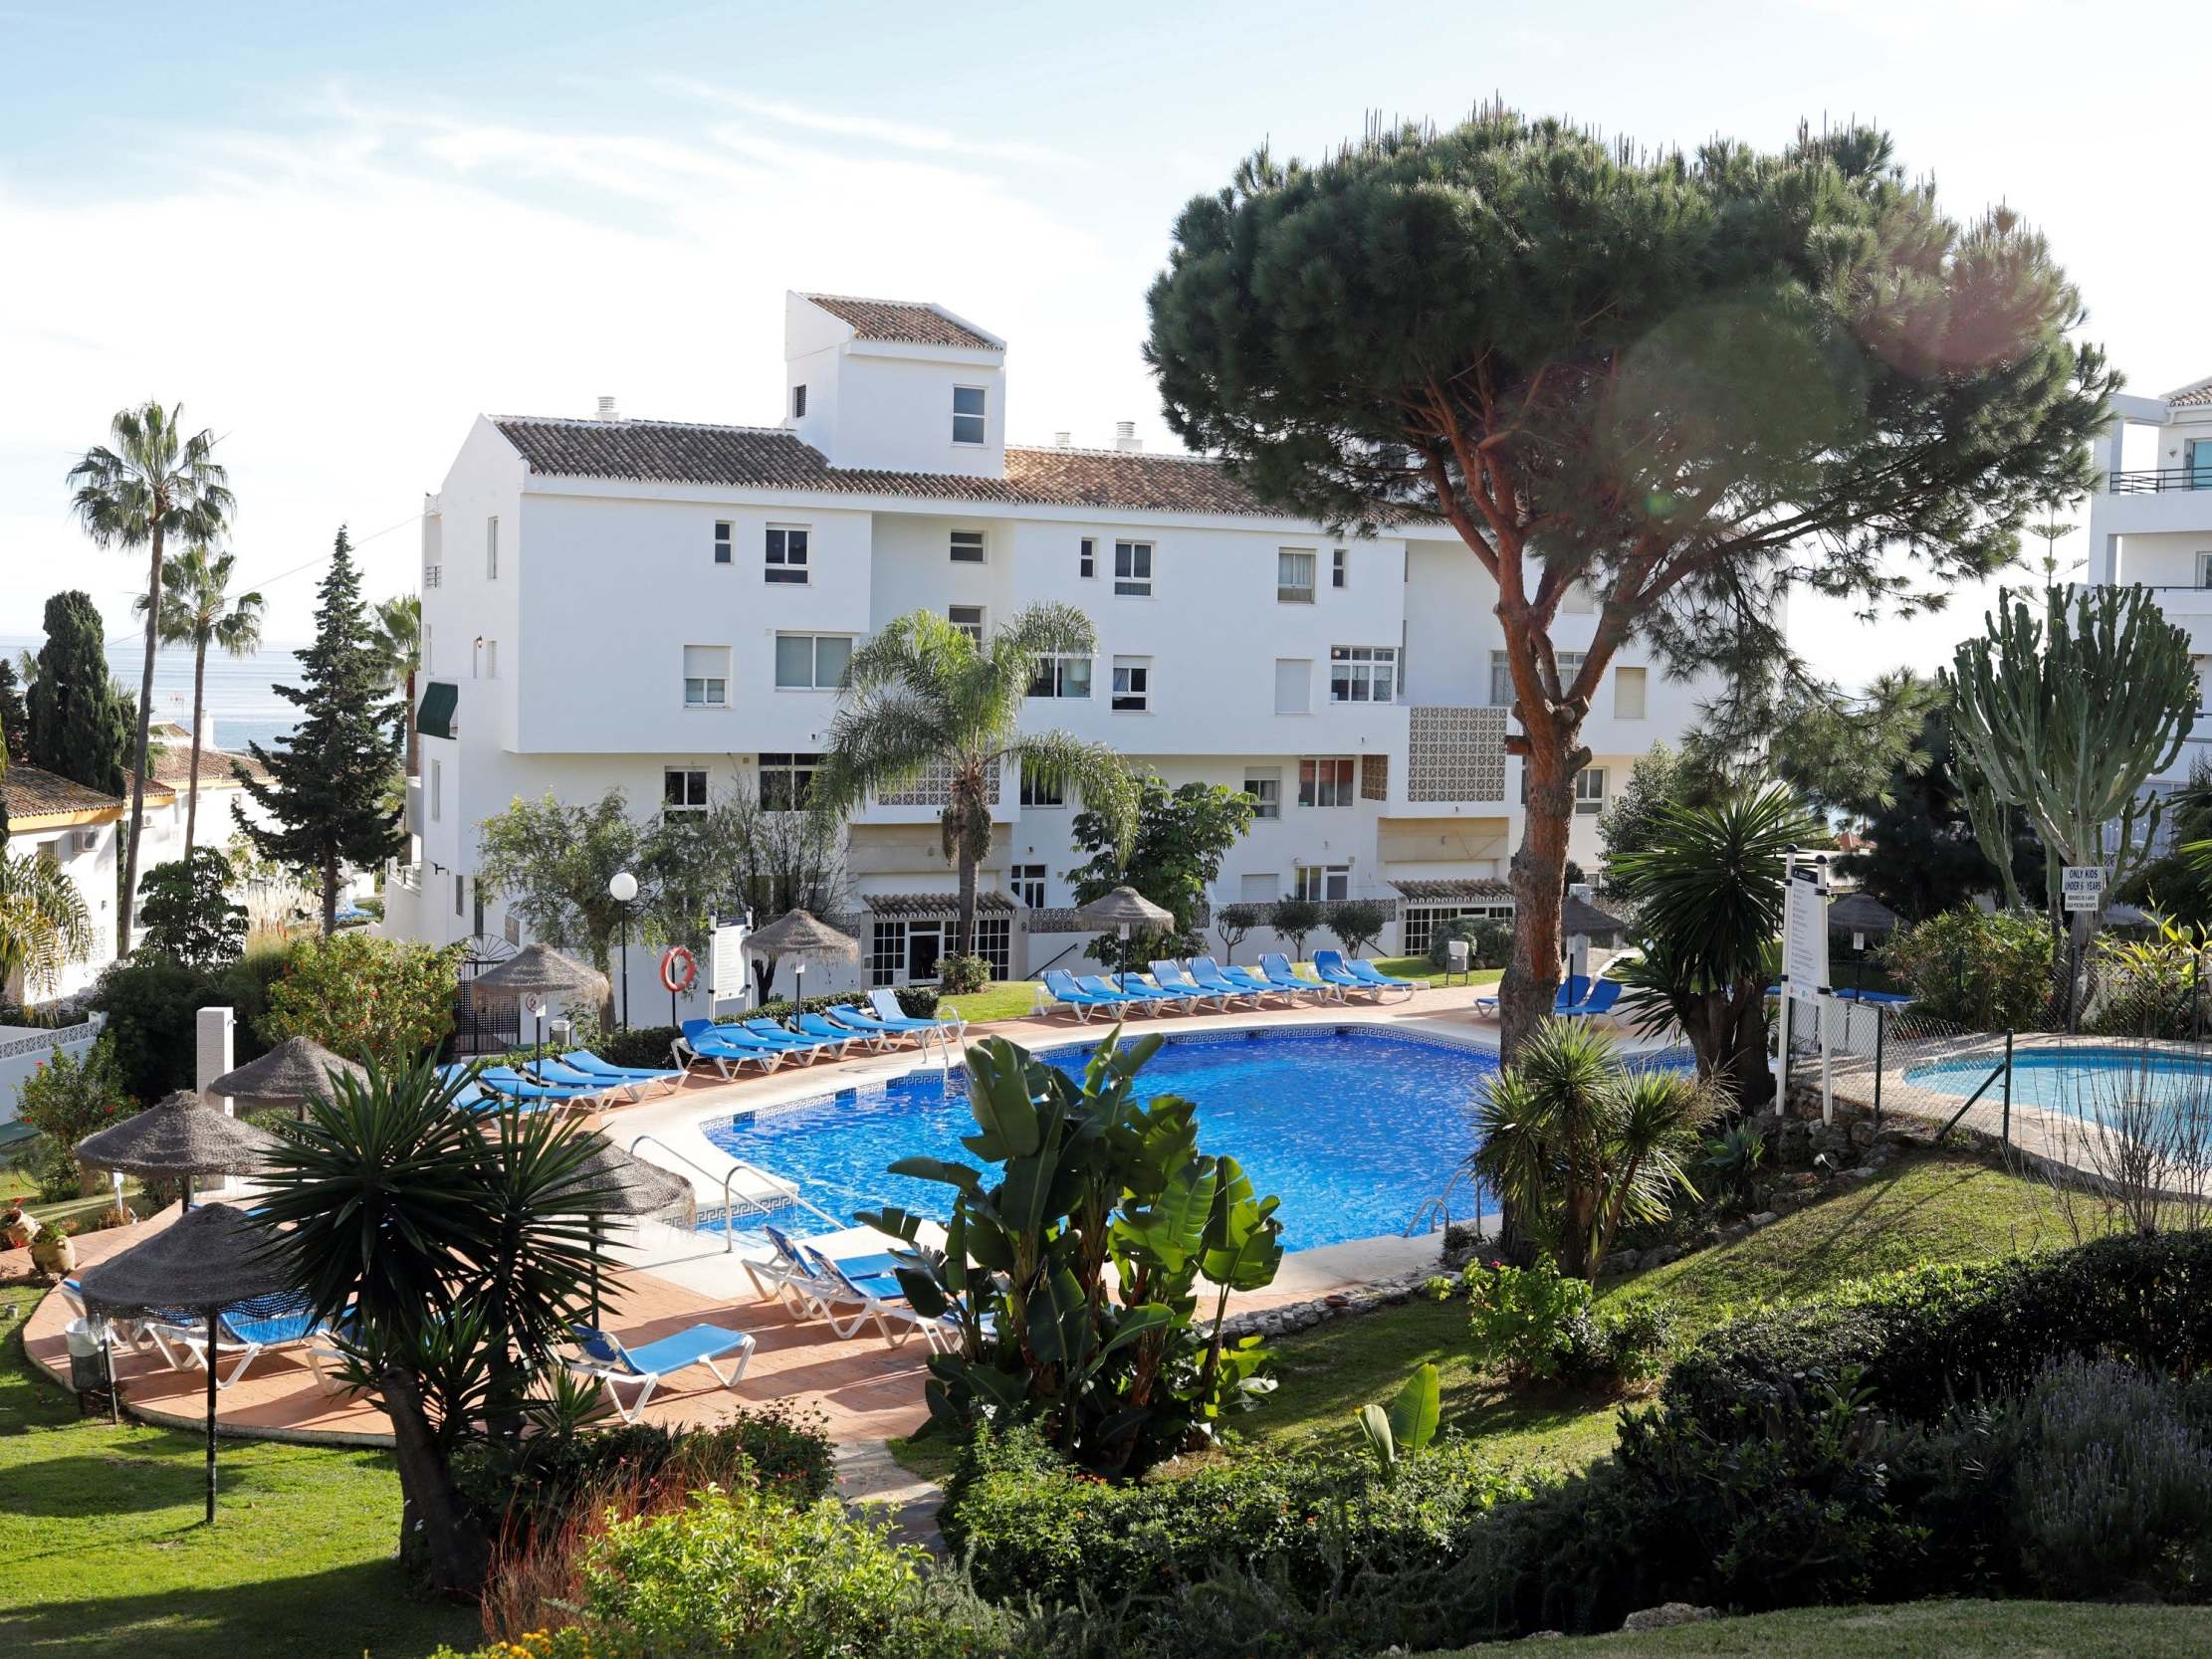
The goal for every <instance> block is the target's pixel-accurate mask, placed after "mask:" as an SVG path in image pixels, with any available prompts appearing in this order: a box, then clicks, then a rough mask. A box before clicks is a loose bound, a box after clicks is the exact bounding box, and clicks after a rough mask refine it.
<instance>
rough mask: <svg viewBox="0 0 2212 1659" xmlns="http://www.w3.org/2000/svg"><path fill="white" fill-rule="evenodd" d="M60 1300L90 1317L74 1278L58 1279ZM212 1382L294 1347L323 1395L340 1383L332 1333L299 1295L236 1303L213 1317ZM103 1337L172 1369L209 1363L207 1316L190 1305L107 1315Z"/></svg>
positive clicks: (227, 1382) (220, 1384) (224, 1383)
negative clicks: (148, 1352) (139, 1315)
mask: <svg viewBox="0 0 2212 1659" xmlns="http://www.w3.org/2000/svg"><path fill="white" fill-rule="evenodd" d="M62 1300H63V1302H64V1303H65V1304H67V1305H68V1307H69V1308H70V1310H71V1311H72V1312H73V1313H75V1314H76V1315H77V1317H78V1318H79V1319H88V1320H89V1319H91V1318H92V1315H91V1313H90V1311H89V1310H88V1309H87V1308H86V1306H85V1296H84V1289H83V1287H82V1286H80V1285H79V1284H78V1282H77V1281H76V1280H75V1279H64V1280H63V1281H62ZM217 1318H218V1321H219V1328H218V1330H217V1332H216V1336H217V1337H218V1338H219V1339H220V1342H219V1343H218V1344H217V1346H216V1356H215V1363H216V1365H217V1366H218V1367H219V1368H218V1369H217V1371H216V1373H215V1386H216V1387H217V1388H218V1389H227V1388H229V1387H230V1386H231V1384H232V1383H234V1382H236V1381H237V1380H238V1379H239V1378H240V1377H241V1376H243V1375H245V1374H246V1369H247V1367H248V1366H250V1365H251V1364H252V1363H253V1362H254V1361H255V1360H256V1359H259V1358H260V1357H261V1356H262V1355H263V1354H264V1353H270V1352H275V1351H278V1350H282V1349H290V1348H298V1349H300V1350H301V1352H302V1354H303V1355H304V1357H305V1358H306V1359H307V1361H308V1364H309V1366H310V1368H311V1369H313V1370H314V1372H315V1379H316V1382H317V1384H318V1385H319V1386H320V1387H321V1388H322V1389H323V1391H324V1392H325V1393H327V1394H332V1393H336V1392H338V1391H339V1390H340V1389H342V1388H343V1387H344V1379H343V1377H342V1374H341V1370H342V1357H341V1355H340V1354H339V1352H338V1351H337V1348H336V1346H335V1336H336V1333H335V1331H334V1330H333V1328H332V1325H331V1324H330V1322H328V1321H326V1320H321V1319H318V1318H317V1317H316V1316H315V1313H314V1311H313V1310H312V1309H311V1308H310V1307H309V1305H308V1303H307V1302H306V1300H305V1299H304V1298H301V1297H298V1296H293V1295H286V1294H279V1295H276V1296H263V1297H255V1298H254V1299H252V1300H251V1301H247V1302H235V1303H232V1304H231V1305H230V1306H229V1307H227V1308H225V1309H224V1310H223V1311H222V1312H221V1314H220V1315H218V1316H217ZM107 1324H108V1339H109V1341H110V1342H111V1343H115V1344H117V1345H119V1346H121V1347H122V1348H129V1349H132V1350H135V1351H145V1350H147V1349H150V1350H151V1351H153V1352H154V1353H157V1354H158V1355H160V1357H161V1361H162V1363H163V1364H165V1365H167V1366H168V1367H169V1368H170V1369H171V1370H173V1371H192V1370H201V1371H204V1370H206V1369H207V1368H208V1354H207V1350H208V1333H207V1316H206V1315H205V1314H204V1313H201V1312H199V1311H197V1310H194V1309H189V1308H156V1309H151V1310H148V1312H147V1314H146V1316H145V1317H144V1318H142V1319H132V1320H121V1319H116V1320H109V1321H108V1322H107Z"/></svg>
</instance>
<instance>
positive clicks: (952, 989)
mask: <svg viewBox="0 0 2212 1659" xmlns="http://www.w3.org/2000/svg"><path fill="white" fill-rule="evenodd" d="M937 978H938V988H939V989H940V990H942V991H943V992H944V993H945V994H946V995H947V996H966V995H968V994H969V993H971V992H973V991H980V990H982V989H983V988H984V987H985V986H986V985H988V984H990V983H991V958H990V957H988V956H940V957H939V958H938V962H937Z"/></svg>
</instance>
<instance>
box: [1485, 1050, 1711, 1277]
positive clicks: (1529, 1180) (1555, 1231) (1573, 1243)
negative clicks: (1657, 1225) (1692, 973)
mask: <svg viewBox="0 0 2212 1659" xmlns="http://www.w3.org/2000/svg"><path fill="white" fill-rule="evenodd" d="M1724 1104H1725V1103H1724V1102H1723V1100H1722V1099H1721V1097H1720V1095H1719V1093H1718V1092H1717V1091H1716V1090H1714V1089H1713V1088H1712V1087H1711V1086H1710V1085H1708V1084H1705V1083H1702V1082H1700V1081H1699V1080H1698V1079H1696V1078H1694V1077H1691V1076H1689V1075H1687V1074H1686V1073H1682V1072H1675V1071H1668V1070H1664V1069H1659V1068H1643V1067H1631V1066H1629V1065H1627V1064H1625V1063H1624V1061H1623V1058H1622V1054H1621V1048H1620V1045H1619V1044H1618V1043H1617V1042H1615V1041H1614V1039H1613V1038H1612V1037H1610V1036H1608V1035H1607V1034H1606V1033H1605V1032H1603V1031H1600V1030H1599V1029H1597V1028H1596V1027H1595V1026H1593V1025H1591V1024H1589V1023H1588V1022H1587V1021H1583V1020H1546V1021H1545V1022H1544V1023H1543V1024H1542V1025H1540V1026H1538V1027H1537V1028H1536V1031H1535V1033H1534V1034H1533V1035H1532V1036H1531V1037H1530V1038H1529V1040H1528V1041H1527V1042H1526V1043H1525V1044H1523V1045H1522V1047H1521V1050H1520V1052H1519V1053H1518V1054H1517V1055H1515V1056H1514V1059H1513V1063H1512V1065H1510V1066H1508V1067H1506V1069H1505V1070H1504V1071H1502V1072H1500V1073H1498V1075H1497V1077H1496V1078H1495V1079H1493V1080H1492V1082H1491V1084H1490V1087H1489V1089H1488V1090H1487V1091H1486V1092H1485V1093H1484V1094H1483V1096H1482V1098H1481V1099H1480V1100H1478V1101H1477V1102H1476V1103H1475V1111H1474V1117H1475V1132H1476V1134H1477V1136H1478V1137H1479V1138H1480V1141H1481V1146H1480V1148H1479V1149H1478V1150H1477V1151H1476V1152H1475V1153H1474V1155H1473V1156H1472V1157H1471V1158H1470V1159H1469V1160H1468V1161H1469V1162H1470V1163H1471V1164H1472V1165H1473V1167H1474V1171H1475V1173H1476V1174H1478V1175H1480V1176H1481V1177H1482V1179H1483V1180H1484V1181H1485V1182H1486V1183H1487V1184H1488V1186H1489V1188H1490V1191H1491V1192H1492V1193H1493V1194H1494V1195H1495V1196H1496V1197H1497V1199H1498V1201H1499V1202H1500V1204H1501V1205H1503V1206H1504V1207H1505V1208H1506V1209H1508V1210H1510V1211H1511V1212H1512V1214H1513V1215H1514V1216H1515V1217H1516V1218H1517V1220H1518V1221H1519V1224H1520V1226H1521V1227H1522V1229H1523V1232H1524V1234H1525V1236H1527V1237H1529V1238H1530V1239H1531V1240H1532V1241H1533V1242H1534V1243H1536V1244H1537V1245H1538V1246H1539V1247H1541V1248H1543V1249H1545V1250H1548V1251H1549V1252H1550V1253H1551V1255H1552V1258H1553V1259H1554V1260H1555V1261H1556V1262H1557V1263H1558V1264H1559V1271H1560V1272H1561V1273H1563V1274H1566V1275H1568V1276H1569V1277H1571V1278H1577V1279H1595V1278H1596V1277H1597V1276H1598V1270H1599V1269H1600V1268H1601V1267H1602V1266H1604V1265H1605V1259H1606V1255H1607V1253H1608V1252H1609V1251H1610V1250H1611V1249H1612V1248H1613V1241H1614V1239H1615V1238H1617V1237H1618V1236H1619V1234H1620V1231H1621V1227H1622V1224H1623V1223H1624V1222H1630V1221H1636V1222H1643V1221H1658V1220H1661V1219H1663V1218H1664V1217H1665V1216H1666V1215H1667V1213H1668V1212H1669V1209H1670V1208H1671V1205H1672V1200H1673V1196H1674V1194H1675V1192H1676V1191H1681V1192H1685V1193H1687V1194H1688V1195H1689V1196H1691V1197H1692V1198H1694V1197H1695V1196H1696V1188H1695V1187H1694V1186H1692V1185H1691V1183H1690V1178H1689V1174H1688V1171H1687V1170H1686V1169H1685V1168H1684V1166H1683V1160H1684V1158H1685V1157H1687V1156H1688V1155H1689V1154H1690V1153H1691V1152H1693V1151H1694V1150H1695V1148H1696V1145H1697V1138H1698V1135H1699V1132H1701V1131H1702V1130H1704V1129H1705V1127H1706V1126H1707V1125H1709V1124H1711V1123H1712V1122H1713V1121H1714V1119H1716V1118H1718V1117H1719V1116H1720V1114H1721V1112H1722V1110H1723V1109H1724Z"/></svg>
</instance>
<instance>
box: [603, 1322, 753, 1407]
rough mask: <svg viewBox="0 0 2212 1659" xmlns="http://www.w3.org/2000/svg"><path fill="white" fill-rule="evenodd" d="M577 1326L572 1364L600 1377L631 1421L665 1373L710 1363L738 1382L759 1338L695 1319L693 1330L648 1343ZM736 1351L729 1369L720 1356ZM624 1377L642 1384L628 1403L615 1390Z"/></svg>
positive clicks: (726, 1379)
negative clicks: (634, 1343)
mask: <svg viewBox="0 0 2212 1659" xmlns="http://www.w3.org/2000/svg"><path fill="white" fill-rule="evenodd" d="M574 1330H575V1337H576V1353H577V1357H575V1358H573V1359H571V1360H569V1361H568V1368H569V1369H570V1370H573V1371H576V1372H578V1373H580V1374H582V1375H584V1376H593V1377H597V1378H598V1379H599V1383H600V1386H602V1387H604V1388H605V1389H606V1393H607V1398H608V1399H609V1400H611V1401H613V1402H614V1409H615V1410H616V1412H618V1413H619V1414H620V1415H621V1418H622V1421H624V1422H625V1423H634V1422H636V1421H637V1419H638V1415H639V1413H641V1412H642V1411H644V1409H645V1407H646V1405H647V1403H648V1402H649V1401H650V1400H651V1399H652V1397H653V1390H654V1389H655V1388H658V1387H659V1386H660V1381H661V1378H662V1377H664V1376H672V1375H674V1374H675V1373H676V1372H678V1371H681V1370H687V1369H689V1368H690V1367H691V1366H693V1365H704V1366H706V1367H707V1369H708V1370H709V1371H711V1372H713V1373H714V1379H715V1380H716V1381H717V1382H719V1383H721V1384H722V1386H723V1387H725V1388H735V1387H736V1386H737V1385H738V1378H740V1377H742V1376H743V1375H745V1368H746V1366H747V1365H749V1364H751V1363H752V1362H753V1347H754V1344H753V1339H752V1338H751V1337H749V1336H747V1335H746V1334H745V1333H744V1332H743V1331H726V1330H724V1329H723V1328H722V1327H721V1326H719V1325H695V1326H693V1327H692V1328H691V1329H690V1330H689V1331H680V1332H678V1333H677V1334H676V1335H675V1336H673V1337H663V1338H662V1339H661V1340H660V1341H659V1342H657V1343H647V1344H646V1345H645V1346H644V1347H643V1348H625V1347H624V1346H623V1345H622V1340H621V1339H620V1338H619V1337H610V1336H608V1335H607V1333H605V1332H604V1331H595V1330H593V1329H592V1328H591V1327H590V1326H588V1325H579V1326H576V1327H575V1328H574ZM732 1354H736V1355H737V1359H738V1362H737V1365H736V1367H735V1368H734V1369H733V1370H731V1371H730V1373H729V1374H728V1375H724V1374H723V1370H722V1367H721V1366H720V1365H718V1364H717V1363H715V1361H716V1360H718V1359H727V1358H728V1357H729V1356H730V1355H732ZM618 1381H619V1382H635V1383H637V1384H638V1390H637V1397H636V1398H635V1399H633V1400H631V1401H630V1403H629V1404H628V1405H624V1404H623V1403H622V1396H621V1395H620V1394H619V1393H618V1392H616V1391H615V1386H614V1385H615V1383H616V1382H618Z"/></svg>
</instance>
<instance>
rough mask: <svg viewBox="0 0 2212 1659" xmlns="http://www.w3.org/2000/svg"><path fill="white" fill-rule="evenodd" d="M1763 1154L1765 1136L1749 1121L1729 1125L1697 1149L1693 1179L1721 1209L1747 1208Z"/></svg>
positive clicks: (1765, 1152) (1765, 1145) (1762, 1162)
mask: <svg viewBox="0 0 2212 1659" xmlns="http://www.w3.org/2000/svg"><path fill="white" fill-rule="evenodd" d="M1766 1155H1767V1142H1766V1137H1765V1136H1763V1135H1761V1134H1760V1133H1759V1132H1758V1131H1757V1130H1756V1129H1754V1128H1753V1127H1752V1126H1751V1125H1749V1124H1735V1125H1731V1126H1730V1127H1729V1128H1727V1129H1725V1130H1722V1131H1721V1132H1720V1134H1718V1135H1715V1136H1712V1137H1710V1138H1709V1139H1708V1140H1707V1141H1705V1143H1704V1144H1703V1145H1702V1146H1700V1147H1699V1148H1698V1150H1697V1164H1696V1169H1697V1179H1698V1184H1699V1186H1700V1188H1701V1189H1702V1190H1703V1192H1704V1195H1705V1197H1706V1198H1707V1199H1708V1200H1710V1201H1711V1202H1712V1203H1714V1204H1717V1205H1720V1206H1721V1207H1723V1208H1734V1209H1743V1208H1746V1207H1748V1206H1749V1204H1750V1201H1751V1187H1752V1183H1753V1182H1754V1181H1756V1180H1757V1179H1758V1178H1759V1168H1760V1166H1761V1165H1762V1164H1764V1163H1765V1162H1766Z"/></svg>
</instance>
